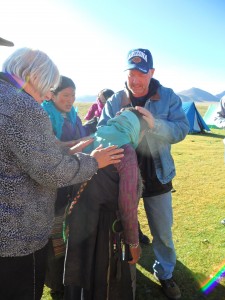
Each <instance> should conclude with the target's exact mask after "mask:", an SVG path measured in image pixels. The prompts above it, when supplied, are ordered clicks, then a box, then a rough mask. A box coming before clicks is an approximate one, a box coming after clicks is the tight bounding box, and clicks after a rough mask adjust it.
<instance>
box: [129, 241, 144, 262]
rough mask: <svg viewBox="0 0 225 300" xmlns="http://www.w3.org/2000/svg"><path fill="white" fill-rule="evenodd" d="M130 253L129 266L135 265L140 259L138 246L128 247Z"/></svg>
mask: <svg viewBox="0 0 225 300" xmlns="http://www.w3.org/2000/svg"><path fill="white" fill-rule="evenodd" d="M130 253H131V256H132V260H130V261H128V263H129V264H131V265H133V264H136V263H137V262H138V261H139V259H140V257H141V247H140V245H138V247H137V248H133V247H130Z"/></svg>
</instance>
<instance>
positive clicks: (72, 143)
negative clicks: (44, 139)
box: [56, 136, 93, 153]
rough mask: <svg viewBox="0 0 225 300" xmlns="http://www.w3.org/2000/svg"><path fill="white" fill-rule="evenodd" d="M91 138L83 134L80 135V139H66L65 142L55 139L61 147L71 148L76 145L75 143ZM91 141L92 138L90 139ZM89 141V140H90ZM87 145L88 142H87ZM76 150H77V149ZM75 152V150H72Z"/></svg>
mask: <svg viewBox="0 0 225 300" xmlns="http://www.w3.org/2000/svg"><path fill="white" fill-rule="evenodd" d="M90 139H91V138H90V137H89V136H85V137H82V138H80V139H77V140H72V141H67V142H62V141H60V140H56V142H57V144H58V145H59V146H61V147H63V148H71V147H73V146H76V145H77V144H79V143H80V142H82V141H89V140H90ZM92 141H93V139H92ZM90 143H91V142H90ZM88 145H89V144H88ZM77 152H78V151H77ZM74 153H75V152H74Z"/></svg>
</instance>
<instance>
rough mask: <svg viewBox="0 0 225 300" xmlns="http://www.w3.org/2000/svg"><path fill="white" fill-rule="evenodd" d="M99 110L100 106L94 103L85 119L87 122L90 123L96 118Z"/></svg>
mask: <svg viewBox="0 0 225 300" xmlns="http://www.w3.org/2000/svg"><path fill="white" fill-rule="evenodd" d="M97 109H98V105H97V104H96V103H93V104H92V105H91V107H90V108H89V110H88V112H87V114H86V116H85V117H84V119H85V120H87V121H89V120H91V119H92V118H93V117H94V116H95V111H96V110H97Z"/></svg>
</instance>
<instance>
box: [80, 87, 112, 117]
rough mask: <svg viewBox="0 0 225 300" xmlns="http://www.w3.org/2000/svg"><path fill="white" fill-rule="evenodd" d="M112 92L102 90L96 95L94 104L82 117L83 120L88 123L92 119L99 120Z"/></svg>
mask: <svg viewBox="0 0 225 300" xmlns="http://www.w3.org/2000/svg"><path fill="white" fill-rule="evenodd" d="M113 94H114V92H113V91H112V90H109V89H103V90H101V91H100V92H99V93H98V97H97V99H96V103H93V104H92V105H91V107H90V108H89V110H88V112H87V114H86V116H85V117H84V119H85V120H87V121H90V120H91V119H92V118H94V117H97V118H99V117H100V116H101V113H102V109H103V107H104V105H105V103H106V101H107V100H108V98H110V97H111V96H112V95H113Z"/></svg>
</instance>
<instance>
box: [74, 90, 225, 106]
mask: <svg viewBox="0 0 225 300" xmlns="http://www.w3.org/2000/svg"><path fill="white" fill-rule="evenodd" d="M177 94H178V95H179V96H180V98H181V100H182V101H184V102H188V101H193V102H218V101H219V100H220V98H222V97H223V96H224V95H225V91H224V92H222V93H220V94H217V95H212V94H210V93H208V92H206V91H204V90H201V89H198V88H195V87H193V88H191V89H189V90H185V91H181V92H179V93H177ZM96 97H97V96H96V95H86V96H79V97H77V98H76V101H77V102H86V103H88V102H89V103H90V102H95V101H96Z"/></svg>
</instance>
